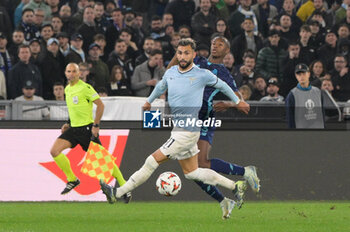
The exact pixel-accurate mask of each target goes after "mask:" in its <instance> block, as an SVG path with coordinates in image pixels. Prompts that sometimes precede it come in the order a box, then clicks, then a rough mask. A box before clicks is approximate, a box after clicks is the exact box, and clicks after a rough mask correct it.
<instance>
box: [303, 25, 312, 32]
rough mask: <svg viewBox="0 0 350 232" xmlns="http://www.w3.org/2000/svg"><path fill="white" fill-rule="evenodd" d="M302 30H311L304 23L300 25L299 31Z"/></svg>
mask: <svg viewBox="0 0 350 232" xmlns="http://www.w3.org/2000/svg"><path fill="white" fill-rule="evenodd" d="M302 30H304V31H307V32H311V29H310V26H309V25H307V24H304V25H302V26H301V27H300V31H302Z"/></svg>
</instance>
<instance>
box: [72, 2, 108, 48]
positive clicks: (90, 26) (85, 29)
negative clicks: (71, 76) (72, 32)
mask: <svg viewBox="0 0 350 232" xmlns="http://www.w3.org/2000/svg"><path fill="white" fill-rule="evenodd" d="M78 33H79V34H81V35H82V36H83V38H84V44H83V50H84V52H85V53H88V50H89V45H90V44H92V42H93V41H94V36H95V35H96V34H98V33H103V31H102V30H101V31H100V30H99V29H98V28H97V27H96V24H95V15H94V8H92V7H91V6H87V7H85V9H84V14H83V24H82V25H81V26H80V27H79V28H78Z"/></svg>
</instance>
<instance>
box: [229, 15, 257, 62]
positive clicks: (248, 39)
mask: <svg viewBox="0 0 350 232" xmlns="http://www.w3.org/2000/svg"><path fill="white" fill-rule="evenodd" d="M242 28H243V30H244V33H243V34H240V35H238V36H236V38H234V40H233V41H232V45H231V50H232V53H233V54H234V56H235V61H236V64H237V65H241V64H242V63H243V55H244V53H245V52H246V51H247V50H248V49H249V50H251V51H253V53H254V54H255V55H257V53H258V51H260V49H261V48H262V47H263V42H262V40H261V38H260V37H259V36H256V35H254V32H253V30H254V22H253V19H252V18H245V19H244V21H243V23H242Z"/></svg>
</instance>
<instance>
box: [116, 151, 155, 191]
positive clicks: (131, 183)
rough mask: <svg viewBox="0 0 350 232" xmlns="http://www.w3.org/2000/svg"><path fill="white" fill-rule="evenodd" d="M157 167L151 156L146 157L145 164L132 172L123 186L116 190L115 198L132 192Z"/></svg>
mask: <svg viewBox="0 0 350 232" xmlns="http://www.w3.org/2000/svg"><path fill="white" fill-rule="evenodd" d="M158 166H159V164H158V163H157V161H156V160H155V159H154V157H153V156H152V155H150V156H148V157H147V159H146V161H145V164H144V165H143V166H142V167H141V168H140V169H139V170H138V171H136V172H134V174H132V175H131V176H130V178H129V180H128V181H127V182H126V183H125V184H124V185H123V186H121V187H119V188H118V189H117V198H120V197H121V196H123V195H124V194H125V193H127V192H130V191H132V190H133V189H135V188H136V187H137V186H139V185H141V184H142V183H144V182H145V181H146V180H148V178H149V177H150V176H151V175H152V173H153V172H154V170H156V169H157V168H158Z"/></svg>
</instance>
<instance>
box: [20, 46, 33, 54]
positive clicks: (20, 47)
mask: <svg viewBox="0 0 350 232" xmlns="http://www.w3.org/2000/svg"><path fill="white" fill-rule="evenodd" d="M21 48H28V49H29V51H30V47H29V45H27V44H21V45H19V46H18V50H17V54H19V50H21ZM30 53H32V52H30Z"/></svg>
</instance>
